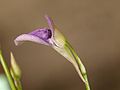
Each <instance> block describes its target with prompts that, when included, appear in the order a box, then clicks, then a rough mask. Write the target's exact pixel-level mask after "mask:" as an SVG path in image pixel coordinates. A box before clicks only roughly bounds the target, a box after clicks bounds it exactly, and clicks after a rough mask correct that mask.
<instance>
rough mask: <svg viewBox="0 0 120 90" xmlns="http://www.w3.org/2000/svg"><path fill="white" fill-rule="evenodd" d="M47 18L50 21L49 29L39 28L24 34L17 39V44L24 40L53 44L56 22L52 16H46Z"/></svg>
mask: <svg viewBox="0 0 120 90" xmlns="http://www.w3.org/2000/svg"><path fill="white" fill-rule="evenodd" d="M45 18H46V20H47V22H48V26H49V29H48V28H38V29H36V30H34V31H33V32H30V33H28V34H22V35H20V36H18V37H17V38H16V39H15V44H16V45H18V44H20V43H21V42H24V41H32V42H36V43H40V44H45V45H51V44H53V36H54V23H53V21H52V19H51V18H50V17H48V16H45Z"/></svg>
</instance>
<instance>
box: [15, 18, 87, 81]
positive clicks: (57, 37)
mask: <svg viewBox="0 0 120 90" xmlns="http://www.w3.org/2000/svg"><path fill="white" fill-rule="evenodd" d="M45 18H46V20H47V22H48V26H49V28H46V27H45V28H38V29H36V30H34V31H33V32H30V33H27V34H22V35H20V36H18V37H17V38H16V39H15V44H16V45H19V44H20V43H22V42H25V41H32V42H35V43H39V44H44V45H48V46H51V47H52V48H53V49H55V50H56V51H57V52H58V53H60V54H61V55H63V56H64V57H65V58H66V59H67V60H68V61H69V62H71V63H72V64H73V65H74V67H75V69H76V70H77V72H78V74H79V76H80V77H81V79H82V80H83V81H84V82H86V81H87V80H86V77H85V75H86V70H85V67H84V65H83V64H82V62H81V60H80V58H79V57H78V56H77V54H76V53H75V51H74V50H73V48H72V47H71V45H70V44H69V43H68V41H67V40H66V39H65V37H64V35H63V34H62V33H61V32H60V31H59V30H58V29H57V27H56V25H55V24H54V23H53V21H52V19H51V18H50V17H48V16H45Z"/></svg>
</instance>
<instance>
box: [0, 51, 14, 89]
mask: <svg viewBox="0 0 120 90" xmlns="http://www.w3.org/2000/svg"><path fill="white" fill-rule="evenodd" d="M0 62H1V64H2V67H3V69H4V71H5V74H6V76H7V79H8V82H9V84H10V87H11V89H12V90H16V87H15V84H14V81H13V79H12V76H11V74H10V72H9V69H8V66H7V64H6V62H5V60H4V58H3V56H2V52H1V50H0Z"/></svg>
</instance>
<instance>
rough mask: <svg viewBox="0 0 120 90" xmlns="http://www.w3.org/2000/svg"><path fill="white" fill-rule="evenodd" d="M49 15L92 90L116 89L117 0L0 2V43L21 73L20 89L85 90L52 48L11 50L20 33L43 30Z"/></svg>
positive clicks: (119, 62)
mask: <svg viewBox="0 0 120 90" xmlns="http://www.w3.org/2000/svg"><path fill="white" fill-rule="evenodd" d="M45 14H48V15H50V16H52V17H53V19H54V21H55V23H56V24H57V25H58V27H59V28H60V30H61V32H63V33H64V34H65V36H66V37H67V38H68V40H69V41H70V43H71V44H72V46H73V47H74V49H75V50H76V51H77V53H78V55H79V56H80V57H81V59H82V61H83V63H84V65H85V66H86V68H87V71H88V75H89V80H90V84H91V88H92V90H120V1H119V0H0V43H1V46H2V49H3V50H4V56H5V58H6V59H7V60H8V62H9V51H10V50H12V51H13V53H14V55H15V57H16V60H17V62H18V63H19V65H20V67H21V69H22V75H23V77H22V82H23V88H24V90H85V87H84V84H83V82H82V81H81V79H80V78H79V76H78V74H77V73H76V71H75V69H74V67H73V66H72V64H71V63H69V62H68V61H67V60H66V59H65V58H63V57H62V56H61V55H59V54H58V53H56V52H55V51H54V50H53V49H52V48H50V47H47V46H44V45H38V44H35V43H31V42H28V43H24V44H23V45H21V46H18V47H16V46H15V45H14V42H13V40H14V39H15V38H16V37H17V36H18V35H20V34H22V33H27V32H30V31H32V30H34V29H35V28H38V27H44V26H47V22H46V21H45V19H44V15H45Z"/></svg>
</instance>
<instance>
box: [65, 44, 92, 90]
mask: <svg viewBox="0 0 120 90" xmlns="http://www.w3.org/2000/svg"><path fill="white" fill-rule="evenodd" d="M66 46H67V47H68V48H69V50H70V51H71V53H72V55H73V56H74V59H75V61H76V62H77V65H78V67H79V70H80V72H81V74H82V76H83V78H84V80H85V82H84V83H85V87H86V90H90V85H89V81H88V77H87V72H86V69H85V67H84V65H83V63H82V62H81V60H80V58H79V57H78V55H77V54H76V52H75V51H74V49H73V48H72V46H71V45H70V44H69V43H68V42H67V43H66Z"/></svg>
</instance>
